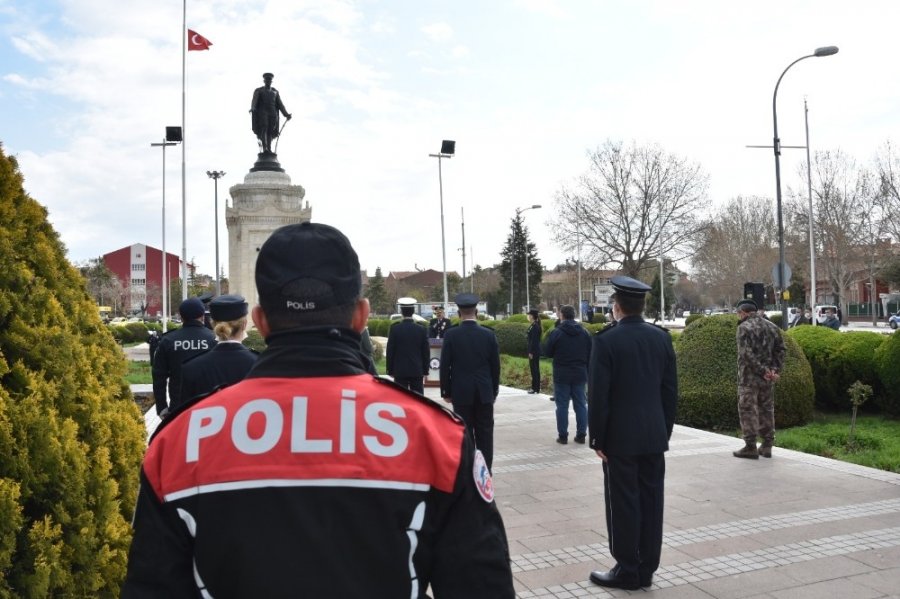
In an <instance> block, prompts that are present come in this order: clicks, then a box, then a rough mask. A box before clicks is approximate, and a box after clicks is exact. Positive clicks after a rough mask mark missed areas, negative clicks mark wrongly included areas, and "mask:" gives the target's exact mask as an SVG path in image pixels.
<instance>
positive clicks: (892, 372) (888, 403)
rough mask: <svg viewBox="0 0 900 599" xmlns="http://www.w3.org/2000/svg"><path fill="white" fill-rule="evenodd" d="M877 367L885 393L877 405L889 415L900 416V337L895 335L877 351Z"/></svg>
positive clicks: (887, 339)
mask: <svg viewBox="0 0 900 599" xmlns="http://www.w3.org/2000/svg"><path fill="white" fill-rule="evenodd" d="M875 365H876V368H877V369H878V378H879V379H880V380H881V384H882V386H883V387H884V393H883V394H882V395H881V396H880V397H879V396H876V397H875V402H876V405H878V407H879V408H881V409H882V410H883V411H885V412H887V413H888V414H891V415H894V416H897V415H900V335H898V334H897V333H893V334H892V335H888V336H887V338H885V340H884V341H883V342H882V344H881V345H879V346H878V349H876V350H875Z"/></svg>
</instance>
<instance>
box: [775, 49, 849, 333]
mask: <svg viewBox="0 0 900 599" xmlns="http://www.w3.org/2000/svg"><path fill="white" fill-rule="evenodd" d="M837 53H838V47H837V46H824V47H822V48H816V49H815V51H814V52H813V53H812V54H807V55H806V56H801V57H800V58H798V59H797V60H795V61H794V62H792V63H791V64H789V65H788V66H787V68H785V69H784V71H782V73H781V76H780V77H778V81H777V82H776V83H775V92H774V93H773V94H772V125H773V130H774V135H773V139H772V146H773V148H774V150H775V203H776V211H777V213H778V280H777V281H775V283H776V284H777V285H778V288H779V293H780V294H781V296H780V297H779V298H778V299H779V302H780V303H781V328H782V329H787V325H788V319H787V304H785V303H784V292H785V287H786V285H785V284H786V283H787V281H785V280H784V279H785V276H784V266H785V264H784V219H783V218H782V215H781V159H780V157H781V140H779V139H778V109H777V103H776V101H777V99H778V86H779V85H781V79H782V78H783V77H784V74H785V73H787V72H788V70H789V69H790V68H791V67H792V66H794V65H795V64H797V63H798V62H800V61H801V60H805V59H807V58H813V57H817V58H818V57H820V56H831V55H832V54H837Z"/></svg>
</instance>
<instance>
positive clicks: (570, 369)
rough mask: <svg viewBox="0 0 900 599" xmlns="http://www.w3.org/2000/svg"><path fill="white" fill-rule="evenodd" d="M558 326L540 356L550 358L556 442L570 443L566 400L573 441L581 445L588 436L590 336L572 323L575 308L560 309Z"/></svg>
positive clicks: (582, 328) (548, 338) (581, 327)
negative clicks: (572, 418)
mask: <svg viewBox="0 0 900 599" xmlns="http://www.w3.org/2000/svg"><path fill="white" fill-rule="evenodd" d="M559 313H560V316H561V317H562V318H561V320H560V321H559V326H558V327H556V328H555V329H553V330H552V331H550V335H549V336H548V337H547V343H546V345H545V347H544V351H543V354H544V355H545V356H547V357H549V358H553V398H554V399H555V400H556V432H557V433H558V435H557V437H556V442H557V443H561V444H563V445H565V444H566V443H568V442H569V399H571V400H572V407H573V408H574V410H575V442H576V443H584V439H585V436H586V435H587V400H586V399H585V395H584V388H585V385H587V367H588V360H589V359H590V357H591V336H590V335H589V334H588V332H587V331H586V330H585V328H584V327H583V326H581V323H580V322H576V321H575V308H574V307H573V306H563V307H562V308H560V310H559Z"/></svg>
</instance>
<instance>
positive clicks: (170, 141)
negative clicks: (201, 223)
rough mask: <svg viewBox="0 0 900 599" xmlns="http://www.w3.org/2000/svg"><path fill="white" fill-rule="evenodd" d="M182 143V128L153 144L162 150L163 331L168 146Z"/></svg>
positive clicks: (165, 314)
mask: <svg viewBox="0 0 900 599" xmlns="http://www.w3.org/2000/svg"><path fill="white" fill-rule="evenodd" d="M180 141H181V127H166V136H165V137H164V138H163V140H162V142H160V143H151V144H150V146H151V147H154V148H160V147H161V148H162V285H161V287H162V323H163V324H162V330H163V333H165V332H166V331H167V330H168V320H169V316H168V314H169V277H168V264H167V263H168V260H167V256H166V146H177V145H178V142H180Z"/></svg>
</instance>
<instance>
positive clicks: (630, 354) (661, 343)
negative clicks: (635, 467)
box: [588, 316, 678, 456]
mask: <svg viewBox="0 0 900 599" xmlns="http://www.w3.org/2000/svg"><path fill="white" fill-rule="evenodd" d="M593 341H594V342H593V350H592V353H591V363H590V372H589V379H588V396H589V401H588V425H589V427H590V445H591V448H592V449H595V450H596V449H600V450H602V451H603V452H604V453H607V454H609V455H623V456H635V455H643V454H650V453H662V452H664V451H666V450H668V448H669V437H671V435H672V428H673V427H674V425H675V410H676V404H677V401H678V378H677V374H676V368H675V352H674V350H673V349H672V338H671V336H670V335H669V333H668V331H666V330H664V329H662V328H660V327H656V326H654V325H652V324H649V323H646V322H644V319H643V318H642V317H641V316H627V317H625V318H622V319H621V320H619V322H618V323H616V324H615V325H611V326H608V327H606V328H605V329H603V330H601V331H600V332H598V333H597V334H596V335H594V340H593Z"/></svg>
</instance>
